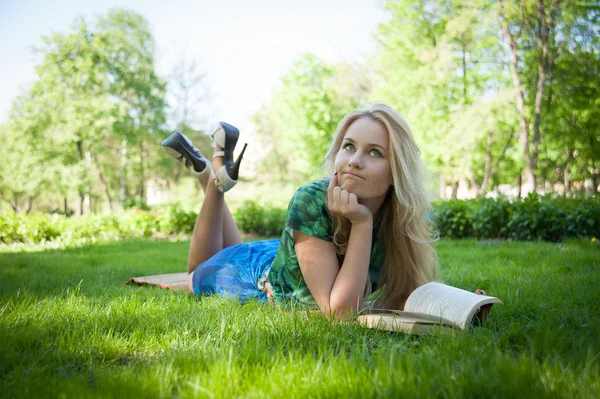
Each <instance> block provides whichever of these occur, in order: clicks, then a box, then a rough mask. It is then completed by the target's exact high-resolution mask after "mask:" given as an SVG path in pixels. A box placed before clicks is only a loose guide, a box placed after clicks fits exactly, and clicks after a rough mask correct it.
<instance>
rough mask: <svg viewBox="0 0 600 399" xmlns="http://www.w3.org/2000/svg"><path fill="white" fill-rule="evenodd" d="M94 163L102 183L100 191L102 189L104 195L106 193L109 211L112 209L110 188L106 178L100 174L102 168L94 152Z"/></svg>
mask: <svg viewBox="0 0 600 399" xmlns="http://www.w3.org/2000/svg"><path fill="white" fill-rule="evenodd" d="M93 160H94V165H96V169H98V177H99V178H100V183H101V184H102V191H104V195H106V200H107V201H108V209H110V210H111V211H112V210H114V206H113V200H112V196H111V195H110V188H109V187H108V184H107V182H106V178H105V177H104V175H103V174H102V170H101V169H100V162H99V161H98V155H97V154H96V153H94V154H93Z"/></svg>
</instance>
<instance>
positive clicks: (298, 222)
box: [269, 178, 385, 307]
mask: <svg viewBox="0 0 600 399" xmlns="http://www.w3.org/2000/svg"><path fill="white" fill-rule="evenodd" d="M330 179H331V178H324V179H322V180H318V181H316V182H313V183H309V184H306V185H304V186H302V187H300V188H299V189H298V190H297V191H296V193H295V194H294V196H293V197H292V199H291V201H290V204H289V206H288V211H287V217H286V220H285V228H284V230H283V233H282V235H281V240H280V243H279V249H278V250H277V254H276V255H275V259H274V261H273V264H272V266H271V270H270V271H269V282H270V283H271V286H272V287H273V292H274V296H275V300H276V301H282V300H284V299H287V298H291V299H292V300H294V301H296V302H301V303H304V304H307V305H309V306H311V307H312V306H315V307H316V306H317V303H316V301H315V300H314V298H313V296H312V295H311V293H310V291H309V289H308V287H307V286H306V282H305V281H304V278H303V277H302V271H301V270H300V266H299V265H298V258H297V257H296V252H295V250H294V235H293V234H294V233H293V230H298V231H300V232H302V233H305V234H308V235H311V236H313V237H317V238H320V239H321V240H325V241H328V242H333V225H332V221H331V216H330V213H329V207H328V205H327V187H328V185H329V182H330ZM379 222H380V221H379V220H376V221H375V223H374V227H373V241H372V245H371V258H370V263H369V278H370V280H371V283H372V284H373V286H372V290H373V291H375V290H376V289H377V282H378V281H379V272H380V271H381V268H382V266H383V261H384V258H385V253H384V247H383V243H382V241H381V239H379V238H378V234H377V232H378V229H379V224H380V223H379Z"/></svg>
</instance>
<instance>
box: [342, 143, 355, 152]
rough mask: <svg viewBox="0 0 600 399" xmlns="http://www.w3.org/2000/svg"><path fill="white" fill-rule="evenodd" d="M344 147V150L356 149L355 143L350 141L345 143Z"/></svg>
mask: <svg viewBox="0 0 600 399" xmlns="http://www.w3.org/2000/svg"><path fill="white" fill-rule="evenodd" d="M343 148H344V150H347V151H353V150H354V145H353V144H350V143H348V144H345V145H344V147H343Z"/></svg>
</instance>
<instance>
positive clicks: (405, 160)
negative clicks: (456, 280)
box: [324, 103, 438, 309]
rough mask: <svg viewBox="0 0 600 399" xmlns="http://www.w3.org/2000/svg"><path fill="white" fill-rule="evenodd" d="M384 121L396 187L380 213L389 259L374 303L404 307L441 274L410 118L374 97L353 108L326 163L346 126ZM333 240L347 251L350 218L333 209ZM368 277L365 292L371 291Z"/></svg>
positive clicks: (330, 163) (330, 161)
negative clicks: (361, 121) (373, 100)
mask: <svg viewBox="0 0 600 399" xmlns="http://www.w3.org/2000/svg"><path fill="white" fill-rule="evenodd" d="M365 117H367V118H371V119H373V120H375V121H379V122H381V123H382V124H383V125H384V126H385V128H386V130H387V131H388V134H389V150H390V151H389V154H390V166H391V168H392V177H393V182H394V185H393V189H391V190H390V191H389V192H388V195H387V197H386V199H385V201H384V202H383V204H382V206H381V208H380V210H379V213H380V216H381V225H380V227H379V230H378V231H379V237H378V239H380V240H382V241H383V245H384V249H385V261H384V264H383V268H382V270H381V273H380V277H379V284H378V286H379V287H383V291H382V293H381V294H380V295H379V296H378V297H377V299H376V301H375V306H376V307H385V308H389V309H402V308H403V307H404V303H405V302H406V299H407V298H408V295H410V293H411V292H412V291H413V290H414V289H415V288H417V287H419V286H420V285H423V284H425V283H428V282H430V281H433V280H435V279H436V278H437V276H438V271H437V257H436V254H435V250H434V248H433V246H432V243H433V242H434V241H435V240H436V239H437V233H436V231H435V229H434V228H433V226H432V224H431V222H430V218H429V215H430V213H429V210H430V206H431V203H430V201H429V198H428V195H427V192H426V190H425V187H424V183H423V180H424V166H423V162H422V161H421V157H420V152H419V149H418V148H417V144H416V142H415V140H414V138H413V136H412V133H411V131H410V128H409V127H408V124H407V123H406V121H405V120H404V119H403V118H402V117H401V116H400V115H398V113H397V112H396V111H394V109H392V108H391V107H390V106H389V105H386V104H383V103H372V104H371V106H370V107H369V108H367V109H358V110H354V111H352V112H350V113H349V114H348V115H346V116H345V117H344V119H342V121H341V122H340V123H339V125H338V127H337V130H336V132H335V134H334V136H333V140H332V142H331V144H330V146H329V149H328V151H327V154H326V156H325V165H324V167H325V169H326V170H327V171H328V172H331V173H332V172H333V169H334V163H335V158H336V155H337V153H338V151H339V150H340V147H341V145H342V141H343V139H344V135H345V134H346V131H347V130H348V128H349V127H350V125H351V124H352V123H353V122H355V121H356V120H357V119H360V118H365ZM332 219H333V229H334V234H333V243H334V245H335V247H336V251H337V253H338V255H339V256H340V258H341V259H343V257H344V255H345V253H346V247H347V245H348V238H349V236H350V227H351V225H350V222H349V221H348V220H347V219H346V218H344V217H342V216H339V215H335V214H332ZM370 287H371V284H370V281H368V282H367V288H366V290H365V294H368V293H370Z"/></svg>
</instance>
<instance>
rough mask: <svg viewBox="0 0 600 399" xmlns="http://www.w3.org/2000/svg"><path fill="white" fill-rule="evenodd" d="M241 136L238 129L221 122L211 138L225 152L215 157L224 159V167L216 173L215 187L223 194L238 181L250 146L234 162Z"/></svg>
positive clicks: (216, 153)
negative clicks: (241, 166) (245, 153)
mask: <svg viewBox="0 0 600 399" xmlns="http://www.w3.org/2000/svg"><path fill="white" fill-rule="evenodd" d="M239 136H240V131H239V130H238V128H236V127H235V126H232V125H230V124H229V123H225V122H219V127H218V128H217V130H215V132H214V133H213V134H212V136H211V137H212V139H213V141H214V142H215V143H216V144H218V145H219V146H220V147H221V148H222V149H223V151H217V152H215V153H214V155H213V159H215V158H217V157H223V166H221V167H220V168H219V170H217V171H216V173H215V185H216V186H217V188H218V189H219V191H220V192H222V193H225V192H227V191H229V190H231V189H232V188H233V186H235V185H236V184H237V181H238V175H239V169H240V163H241V162H242V157H243V156H244V152H246V147H247V146H248V144H244V148H243V149H242V152H241V153H240V155H239V156H238V158H237V159H236V161H235V162H233V150H234V148H235V145H236V144H237V141H238V138H239Z"/></svg>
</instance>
